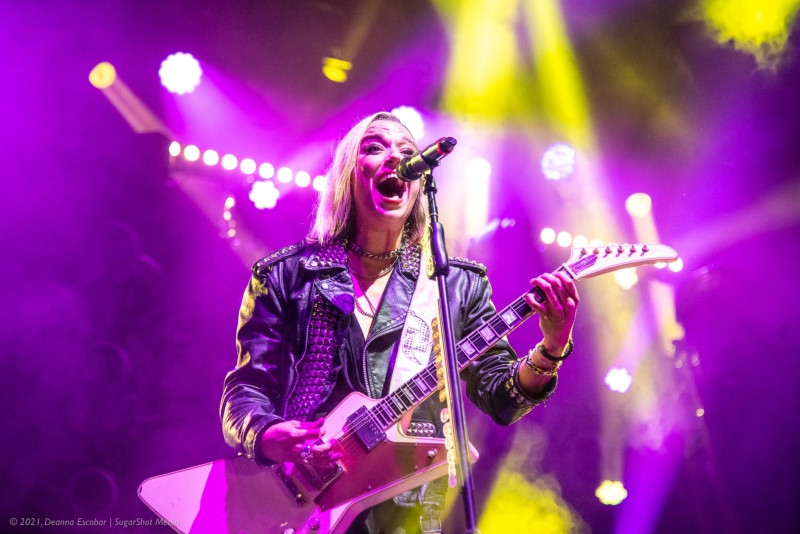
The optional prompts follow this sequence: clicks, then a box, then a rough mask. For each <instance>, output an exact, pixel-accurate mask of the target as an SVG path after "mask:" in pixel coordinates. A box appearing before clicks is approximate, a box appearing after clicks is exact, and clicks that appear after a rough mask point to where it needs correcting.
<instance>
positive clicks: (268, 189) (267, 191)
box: [248, 180, 280, 210]
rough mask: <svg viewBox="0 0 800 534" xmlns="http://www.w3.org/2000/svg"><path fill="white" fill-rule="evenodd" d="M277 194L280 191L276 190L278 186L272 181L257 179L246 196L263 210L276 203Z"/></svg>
mask: <svg viewBox="0 0 800 534" xmlns="http://www.w3.org/2000/svg"><path fill="white" fill-rule="evenodd" d="M279 196H280V191H278V188H277V187H275V184H274V183H273V182H264V181H261V180H259V181H257V182H254V183H253V187H252V188H251V189H250V194H249V195H248V198H249V199H250V200H251V201H252V202H253V205H255V207H256V208H258V209H260V210H263V209H272V208H274V207H275V205H276V204H277V203H278V197H279Z"/></svg>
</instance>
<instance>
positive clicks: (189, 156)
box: [183, 145, 200, 161]
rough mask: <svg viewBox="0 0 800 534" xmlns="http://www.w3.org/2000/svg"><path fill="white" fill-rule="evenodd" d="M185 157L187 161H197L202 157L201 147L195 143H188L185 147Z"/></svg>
mask: <svg viewBox="0 0 800 534" xmlns="http://www.w3.org/2000/svg"><path fill="white" fill-rule="evenodd" d="M183 157H184V159H186V161H197V160H198V159H200V149H199V148H197V147H196V146H195V145H186V146H185V147H183Z"/></svg>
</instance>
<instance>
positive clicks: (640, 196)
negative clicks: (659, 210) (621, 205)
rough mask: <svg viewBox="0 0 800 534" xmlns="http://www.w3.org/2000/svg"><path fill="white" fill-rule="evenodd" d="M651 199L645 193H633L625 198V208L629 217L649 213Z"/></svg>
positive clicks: (651, 203)
mask: <svg viewBox="0 0 800 534" xmlns="http://www.w3.org/2000/svg"><path fill="white" fill-rule="evenodd" d="M652 207H653V201H652V199H651V198H650V195H648V194H647V193H634V194H632V195H631V196H629V197H628V198H627V200H625V209H626V210H628V213H629V214H630V216H631V217H645V216H647V215H650V211H651V210H652Z"/></svg>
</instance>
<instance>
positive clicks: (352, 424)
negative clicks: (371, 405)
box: [347, 406, 386, 451]
mask: <svg viewBox="0 0 800 534" xmlns="http://www.w3.org/2000/svg"><path fill="white" fill-rule="evenodd" d="M347 426H348V428H350V429H351V430H352V431H353V432H355V434H356V436H358V439H359V440H360V441H361V443H362V444H363V445H364V447H366V449H367V450H368V451H371V450H372V449H374V448H375V447H377V446H378V444H379V443H381V442H382V441H384V440H385V439H386V432H384V431H383V427H381V426H380V425H379V424H378V422H377V421H375V418H374V417H373V416H372V414H371V413H370V412H369V410H367V408H366V407H364V406H362V407H361V408H359V409H358V410H356V411H355V412H353V413H351V414H350V415H349V416H348V417H347Z"/></svg>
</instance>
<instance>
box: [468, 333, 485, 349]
mask: <svg viewBox="0 0 800 534" xmlns="http://www.w3.org/2000/svg"><path fill="white" fill-rule="evenodd" d="M468 339H469V340H470V342H471V343H472V344H473V345H474V346H475V349H476V350H477V354H482V353H483V351H484V350H486V349H487V348H488V347H489V343H487V342H486V340H485V339H483V337H481V335H480V333H478V332H473V333H472V334H470V335H469V336H468Z"/></svg>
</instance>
